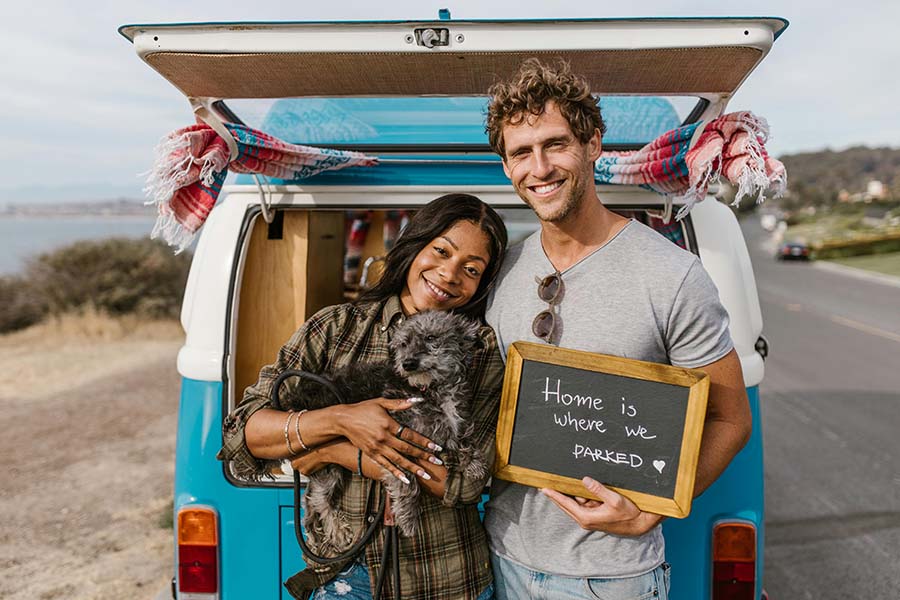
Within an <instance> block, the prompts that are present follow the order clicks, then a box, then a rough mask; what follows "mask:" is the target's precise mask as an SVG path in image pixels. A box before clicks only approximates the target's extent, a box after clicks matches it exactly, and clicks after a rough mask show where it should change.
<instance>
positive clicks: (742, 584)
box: [712, 523, 756, 600]
mask: <svg viewBox="0 0 900 600" xmlns="http://www.w3.org/2000/svg"><path fill="white" fill-rule="evenodd" d="M755 589H756V527H755V526H753V525H751V524H749V523H719V524H718V525H716V526H715V528H714V529H713V594H712V597H713V600H754V592H755Z"/></svg>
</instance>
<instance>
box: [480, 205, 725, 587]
mask: <svg viewBox="0 0 900 600" xmlns="http://www.w3.org/2000/svg"><path fill="white" fill-rule="evenodd" d="M554 271H555V269H554V267H553V265H552V264H551V262H550V260H549V259H548V258H547V256H546V254H545V253H544V250H543V248H542V246H541V237H540V231H538V232H536V233H535V234H533V235H531V236H529V237H528V238H527V239H526V240H524V241H523V242H522V243H521V244H518V245H516V246H514V247H513V248H511V249H510V250H509V253H508V254H507V257H506V262H505V263H504V265H503V270H502V271H501V273H500V280H499V284H498V285H497V288H496V290H495V292H494V295H493V297H492V298H491V302H490V304H489V305H488V309H487V321H488V324H490V325H491V326H492V327H493V328H494V330H495V331H496V333H497V338H498V341H499V342H500V346H501V350H502V352H503V356H504V360H505V357H506V353H507V351H508V350H509V346H510V344H512V342H514V341H517V340H525V341H529V342H541V341H542V340H541V339H539V338H537V337H536V336H535V335H534V334H533V333H532V331H531V323H532V321H533V319H534V317H535V316H536V315H537V314H538V313H539V312H541V311H542V310H544V309H546V308H547V303H545V302H544V301H542V300H541V299H540V298H539V297H538V295H537V287H538V281H540V280H541V279H542V278H543V277H545V276H547V275H549V274H551V273H553V272H554ZM562 280H563V285H564V287H563V292H562V295H561V297H560V298H559V299H558V300H557V301H556V302H555V305H554V310H555V311H556V315H557V324H556V328H557V331H555V332H554V335H553V342H554V343H556V344H557V345H559V346H560V347H563V348H575V349H579V350H587V351H590V352H598V353H602V354H611V355H616V356H622V357H625V358H634V359H639V360H646V361H652V362H657V363H665V364H673V365H677V366H682V367H700V366H703V365H707V364H709V363H711V362H714V361H716V360H718V359H720V358H722V357H723V356H725V355H726V354H728V352H729V351H730V350H731V349H732V347H733V344H732V341H731V336H730V335H729V333H728V314H727V313H726V312H725V309H724V307H723V306H722V304H721V303H720V302H719V295H718V291H717V290H716V287H715V285H714V284H713V282H712V280H711V279H710V278H709V275H708V274H707V273H706V271H705V270H704V269H703V266H702V265H701V264H700V261H699V259H698V258H697V257H696V256H695V255H693V254H691V253H689V252H686V251H684V250H682V249H681V248H678V247H677V246H675V245H674V244H673V243H672V242H670V241H669V240H667V239H665V238H664V237H662V236H661V235H660V234H658V233H657V232H655V231H653V230H652V229H650V228H649V227H647V226H645V225H643V224H641V223H638V222H637V221H630V222H629V223H628V224H626V226H625V227H624V228H623V229H622V230H621V231H620V232H619V233H618V234H617V235H616V236H615V237H614V238H613V239H612V240H610V241H609V242H607V243H606V244H605V245H604V246H602V247H601V248H599V249H598V250H596V251H595V252H593V253H592V254H590V255H588V256H587V257H585V258H584V259H582V260H581V261H579V262H578V263H576V264H575V265H573V266H572V267H570V268H569V269H567V270H566V271H564V272H563V273H562ZM491 488H492V489H491V500H490V502H489V503H488V504H487V507H486V512H485V526H486V527H487V531H488V535H489V539H490V544H491V548H492V549H493V550H494V551H495V552H497V553H498V554H500V555H502V556H504V557H506V558H509V559H511V560H513V561H515V562H518V563H520V564H522V565H524V566H526V567H529V568H531V569H533V570H536V571H542V572H546V573H553V574H556V575H565V576H571V577H632V576H635V575H640V574H643V573H646V572H648V571H650V570H652V569H654V568H656V567H657V566H659V564H660V563H662V562H663V560H664V556H665V544H664V542H663V536H662V530H661V528H660V527H656V528H654V529H653V530H652V531H650V532H648V533H646V534H645V535H643V536H640V537H621V536H616V535H610V534H605V533H601V532H589V531H585V530H583V529H581V527H580V526H579V525H578V524H577V523H575V521H573V520H572V519H571V518H570V517H569V516H568V515H567V514H566V513H564V512H563V511H562V510H560V509H559V508H558V507H557V506H556V505H555V504H553V503H552V502H551V501H550V500H549V499H548V498H546V497H545V496H544V495H543V494H541V493H540V492H539V491H538V490H537V489H536V488H532V487H527V486H523V485H518V484H515V483H508V482H506V481H500V480H498V479H494V480H493V482H492V484H491Z"/></svg>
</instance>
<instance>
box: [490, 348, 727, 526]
mask: <svg viewBox="0 0 900 600" xmlns="http://www.w3.org/2000/svg"><path fill="white" fill-rule="evenodd" d="M708 391H709V377H708V376H707V375H706V373H704V372H703V371H698V370H695V369H683V368H680V367H672V366H669V365H661V364H657V363H650V362H645V361H638V360H631V359H626V358H620V357H616V356H606V355H602V354H593V353H590V352H582V351H579V350H568V349H565V348H557V347H555V346H548V345H545V344H533V343H529V342H515V343H513V344H512V346H511V347H510V349H509V356H508V357H507V361H506V376H505V379H504V383H503V397H502V400H501V404H500V417H499V421H498V424H497V465H496V471H495V473H494V476H495V477H497V478H499V479H504V480H508V481H514V482H517V483H521V484H525V485H530V486H535V487H549V488H553V489H555V490H558V491H560V492H563V493H566V494H571V495H574V496H582V497H591V495H590V493H589V492H588V491H587V489H586V488H585V487H584V486H583V485H582V483H581V478H582V477H584V476H590V477H592V478H594V479H596V480H597V481H600V482H601V483H603V484H604V485H607V486H609V487H612V488H614V489H615V490H616V491H618V492H619V493H620V494H622V495H624V496H627V497H628V498H630V499H631V500H632V501H633V502H634V503H635V504H637V506H638V507H640V508H641V510H645V511H648V512H654V513H657V514H661V515H668V516H673V517H686V516H687V515H688V513H689V512H690V507H691V499H692V498H693V491H694V477H695V475H696V471H697V457H698V455H699V452H700V438H701V436H702V433H703V422H704V419H705V415H706V399H707V394H708ZM595 499H596V498H595Z"/></svg>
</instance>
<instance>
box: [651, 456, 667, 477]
mask: <svg viewBox="0 0 900 600" xmlns="http://www.w3.org/2000/svg"><path fill="white" fill-rule="evenodd" d="M653 468H654V469H656V470H657V471H659V473H660V475H662V471H663V469H665V468H666V461H664V460H654V461H653Z"/></svg>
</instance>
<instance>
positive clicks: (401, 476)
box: [397, 475, 409, 485]
mask: <svg viewBox="0 0 900 600" xmlns="http://www.w3.org/2000/svg"><path fill="white" fill-rule="evenodd" d="M397 479H399V480H400V481H402V482H403V483H405V484H406V485H409V479H407V477H406V475H397Z"/></svg>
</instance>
